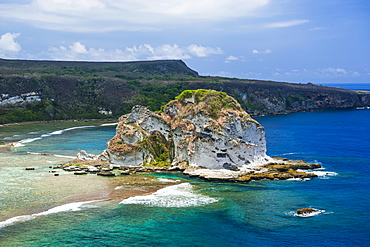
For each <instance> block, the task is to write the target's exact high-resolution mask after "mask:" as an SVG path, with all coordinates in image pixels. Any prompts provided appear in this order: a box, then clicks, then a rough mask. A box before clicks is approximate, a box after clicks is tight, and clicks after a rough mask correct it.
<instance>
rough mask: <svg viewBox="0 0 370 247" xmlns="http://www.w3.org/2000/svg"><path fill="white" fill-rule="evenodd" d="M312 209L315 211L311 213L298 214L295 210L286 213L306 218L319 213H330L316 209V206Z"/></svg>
mask: <svg viewBox="0 0 370 247" xmlns="http://www.w3.org/2000/svg"><path fill="white" fill-rule="evenodd" d="M313 209H314V210H315V211H314V212H312V213H307V214H298V213H297V212H296V211H291V212H289V213H287V215H289V216H295V217H302V218H307V217H313V216H316V215H319V214H330V213H327V212H326V211H325V210H321V209H316V208H313Z"/></svg>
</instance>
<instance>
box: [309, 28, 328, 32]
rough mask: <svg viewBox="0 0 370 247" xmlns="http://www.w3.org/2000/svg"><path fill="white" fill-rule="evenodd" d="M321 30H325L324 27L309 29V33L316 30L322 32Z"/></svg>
mask: <svg viewBox="0 0 370 247" xmlns="http://www.w3.org/2000/svg"><path fill="white" fill-rule="evenodd" d="M323 29H326V27H314V28H311V29H310V31H318V30H323Z"/></svg>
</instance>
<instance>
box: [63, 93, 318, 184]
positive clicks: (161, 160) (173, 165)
mask: <svg viewBox="0 0 370 247" xmlns="http://www.w3.org/2000/svg"><path fill="white" fill-rule="evenodd" d="M107 147H108V148H107V149H106V150H104V151H103V153H102V154H101V155H99V156H94V155H90V154H87V153H86V152H85V151H80V152H79V154H78V157H77V160H75V161H74V162H72V163H71V164H69V165H66V167H65V168H64V169H66V170H70V169H72V170H73V169H76V168H73V167H76V166H74V165H73V164H74V163H79V164H84V165H83V166H84V167H85V168H84V170H86V171H89V172H94V173H97V174H98V175H103V176H104V175H106V176H108V174H109V176H114V175H115V174H112V173H111V170H113V169H114V168H116V169H121V170H123V171H122V172H121V174H122V175H127V174H130V173H135V172H143V171H144V172H155V171H175V170H178V171H182V172H183V174H185V175H188V176H192V177H200V178H203V179H207V180H219V181H233V182H249V181H253V180H260V179H290V178H299V179H305V178H312V177H316V175H315V174H313V173H307V172H304V171H302V170H307V169H316V168H320V167H321V165H319V164H314V163H306V162H304V161H296V160H288V159H285V158H276V157H275V158H273V157H269V156H268V155H267V154H266V139H265V132H264V128H263V126H261V125H260V124H259V123H258V122H257V121H256V120H254V119H252V118H251V117H250V116H249V114H247V113H246V112H245V111H244V110H243V109H242V108H241V106H240V104H239V103H238V102H237V101H236V100H235V99H234V98H232V97H230V96H228V95H227V94H226V93H224V92H218V91H213V90H204V89H200V90H186V91H184V92H183V93H182V94H180V95H179V96H178V97H176V99H175V100H173V101H171V102H169V103H168V104H167V105H165V106H164V107H163V110H162V111H161V112H157V113H154V112H152V111H150V110H149V109H147V108H146V107H144V106H139V105H138V106H135V107H133V109H132V112H131V113H130V114H127V115H124V116H122V117H121V118H120V119H119V124H118V126H117V129H116V135H115V136H114V137H113V138H112V139H111V140H110V141H109V142H108V143H107ZM89 163H90V164H89ZM91 163H94V164H93V165H91ZM71 167H72V168H71ZM80 167H81V166H80ZM80 167H78V169H81V168H80Z"/></svg>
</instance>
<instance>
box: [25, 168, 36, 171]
mask: <svg viewBox="0 0 370 247" xmlns="http://www.w3.org/2000/svg"><path fill="white" fill-rule="evenodd" d="M33 170H35V167H26V171H33Z"/></svg>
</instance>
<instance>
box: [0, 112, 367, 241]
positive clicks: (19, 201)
mask: <svg viewBox="0 0 370 247" xmlns="http://www.w3.org/2000/svg"><path fill="white" fill-rule="evenodd" d="M256 120H257V121H259V122H260V123H261V124H262V125H263V126H264V127H265V131H266V138H267V149H268V154H269V155H270V156H280V157H286V158H289V159H300V160H305V161H307V162H318V163H320V164H322V165H323V169H320V170H316V171H314V172H315V173H316V174H318V175H319V177H318V178H314V179H311V180H285V181H270V180H262V181H256V182H251V183H246V184H237V183H225V182H224V183H223V182H207V181H203V180H201V179H197V178H188V177H186V176H183V175H181V174H180V173H176V172H173V173H155V174H147V175H140V176H142V177H144V179H145V180H146V181H157V182H158V181H159V182H160V183H163V184H166V185H167V187H165V188H162V189H160V190H158V191H157V192H155V193H154V194H151V195H142V196H138V197H129V198H127V199H125V200H111V201H99V200H90V199H89V200H85V198H87V197H86V195H88V194H91V193H94V192H96V193H97V198H98V197H99V195H100V196H101V194H99V193H103V191H104V189H105V188H106V187H109V183H108V181H110V180H109V179H111V178H103V177H98V176H96V175H87V176H75V175H73V174H72V173H68V172H63V171H58V173H60V176H58V177H56V176H54V175H53V173H51V172H50V171H51V170H52V168H50V167H52V166H54V165H55V164H60V163H63V162H66V161H68V160H70V159H71V158H72V157H74V156H75V155H76V153H77V151H78V149H84V150H86V151H88V152H90V153H94V154H99V153H100V152H101V151H102V150H103V149H104V148H105V143H106V142H107V141H108V140H109V139H110V138H111V137H112V136H113V135H114V133H115V125H114V124H103V123H99V122H60V123H35V124H27V125H18V126H6V127H1V128H0V142H7V143H10V142H14V146H15V147H13V148H12V149H8V148H5V147H2V148H0V179H1V180H0V185H1V186H0V246H37V247H38V246H259V247H260V246H369V245H370V211H369V208H368V207H369V205H370V196H369V195H370V157H369V154H370V145H369V144H370V127H369V123H370V110H369V109H357V110H330V111H318V112H304V113H293V114H283V115H275V116H264V117H256ZM40 154H52V155H53V156H47V155H40ZM29 166H33V167H35V170H34V171H26V170H25V167H29ZM116 179H117V178H116ZM119 179H122V180H124V179H127V178H126V177H123V176H122V177H121V178H119ZM116 189H117V190H119V189H120V187H117V188H116ZM139 189H140V188H139ZM306 207H312V208H315V209H317V210H318V213H317V214H315V215H310V216H308V217H299V216H297V215H296V214H295V211H296V210H297V209H299V208H306ZM20 215H21V216H20Z"/></svg>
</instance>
